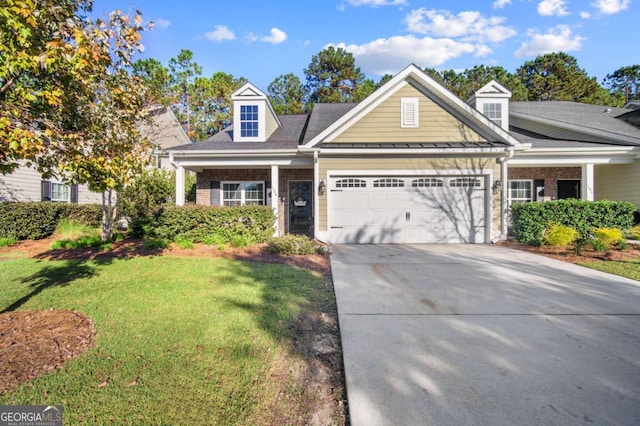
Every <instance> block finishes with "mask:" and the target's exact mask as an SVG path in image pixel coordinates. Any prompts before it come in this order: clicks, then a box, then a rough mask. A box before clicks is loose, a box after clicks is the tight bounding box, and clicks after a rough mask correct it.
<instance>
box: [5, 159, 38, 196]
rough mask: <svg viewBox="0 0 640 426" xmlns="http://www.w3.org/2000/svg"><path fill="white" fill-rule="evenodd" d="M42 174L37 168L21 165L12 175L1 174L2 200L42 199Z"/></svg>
mask: <svg viewBox="0 0 640 426" xmlns="http://www.w3.org/2000/svg"><path fill="white" fill-rule="evenodd" d="M41 181H42V179H41V176H40V173H38V172H37V171H36V170H35V169H32V168H29V167H20V168H18V169H16V170H15V171H14V172H13V173H12V174H10V175H0V201H40V200H41V198H42V194H41V191H42V184H41Z"/></svg>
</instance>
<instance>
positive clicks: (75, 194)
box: [71, 185, 78, 204]
mask: <svg viewBox="0 0 640 426" xmlns="http://www.w3.org/2000/svg"><path fill="white" fill-rule="evenodd" d="M71 204H78V185H71Z"/></svg>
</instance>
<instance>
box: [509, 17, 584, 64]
mask: <svg viewBox="0 0 640 426" xmlns="http://www.w3.org/2000/svg"><path fill="white" fill-rule="evenodd" d="M528 36H529V37H530V38H529V40H528V41H526V42H524V43H522V45H521V46H520V48H519V49H518V50H516V52H515V56H516V57H517V58H522V57H528V56H538V55H543V54H545V53H552V52H571V51H572V50H580V49H581V48H582V42H583V41H584V40H585V38H584V37H581V36H579V35H574V34H573V33H572V32H571V28H569V27H568V26H567V25H557V26H555V27H554V28H551V29H549V30H548V31H547V32H546V33H545V34H541V33H539V32H537V31H536V30H529V31H528Z"/></svg>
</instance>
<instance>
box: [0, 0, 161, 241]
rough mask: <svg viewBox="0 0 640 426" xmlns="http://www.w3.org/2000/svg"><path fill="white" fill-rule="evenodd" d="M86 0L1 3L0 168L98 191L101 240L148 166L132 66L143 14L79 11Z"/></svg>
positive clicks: (140, 91)
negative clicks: (31, 169) (24, 168)
mask: <svg viewBox="0 0 640 426" xmlns="http://www.w3.org/2000/svg"><path fill="white" fill-rule="evenodd" d="M90 11H91V2H90V1H82V0H66V1H63V2H61V1H57V0H40V1H35V0H5V1H4V3H3V4H2V6H0V37H1V40H0V87H1V88H0V170H1V171H2V172H4V173H6V172H11V171H12V170H14V169H15V168H16V167H18V166H19V165H20V164H21V162H22V161H26V163H27V164H29V165H34V166H35V167H36V168H37V169H38V170H39V171H40V172H41V173H42V174H43V176H45V177H49V176H58V177H60V178H62V179H63V180H65V181H67V182H69V183H80V184H88V185H89V187H90V188H91V189H92V190H96V191H102V192H103V228H102V237H103V239H108V238H110V236H111V233H112V231H113V226H114V221H115V219H116V217H117V215H118V195H117V194H118V191H121V190H122V189H123V188H124V187H125V186H126V185H127V184H128V183H129V181H130V179H131V178H132V177H133V176H135V174H136V173H137V172H139V171H140V170H141V169H142V168H143V167H144V166H145V164H146V162H145V160H146V159H148V158H149V155H150V151H151V150H150V145H149V144H148V142H147V141H145V140H144V139H143V138H142V137H141V135H140V131H139V128H140V123H141V121H142V120H143V119H144V117H145V104H144V96H145V90H146V89H145V86H144V85H143V84H142V80H141V79H140V78H138V77H135V76H132V75H131V74H130V73H129V72H128V69H129V67H130V66H131V58H132V55H133V54H134V53H135V52H137V51H139V50H141V49H142V45H141V44H140V39H141V37H140V32H141V31H142V30H144V28H143V26H142V18H141V16H140V14H138V13H136V14H135V15H134V16H133V17H130V16H128V15H125V14H123V13H122V12H120V11H115V12H112V13H111V14H110V15H109V17H108V19H106V20H102V19H98V20H95V21H93V20H91V19H89V18H87V17H85V16H84V14H87V13H89V12H90Z"/></svg>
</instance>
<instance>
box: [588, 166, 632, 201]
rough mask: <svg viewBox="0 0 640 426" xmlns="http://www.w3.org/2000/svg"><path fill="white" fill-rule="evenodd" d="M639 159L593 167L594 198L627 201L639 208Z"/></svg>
mask: <svg viewBox="0 0 640 426" xmlns="http://www.w3.org/2000/svg"><path fill="white" fill-rule="evenodd" d="M638 182H640V160H636V161H635V163H633V164H615V165H601V166H596V167H595V191H594V192H595V198H596V200H612V201H629V202H630V203H633V204H635V205H636V207H639V208H640V185H638Z"/></svg>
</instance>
